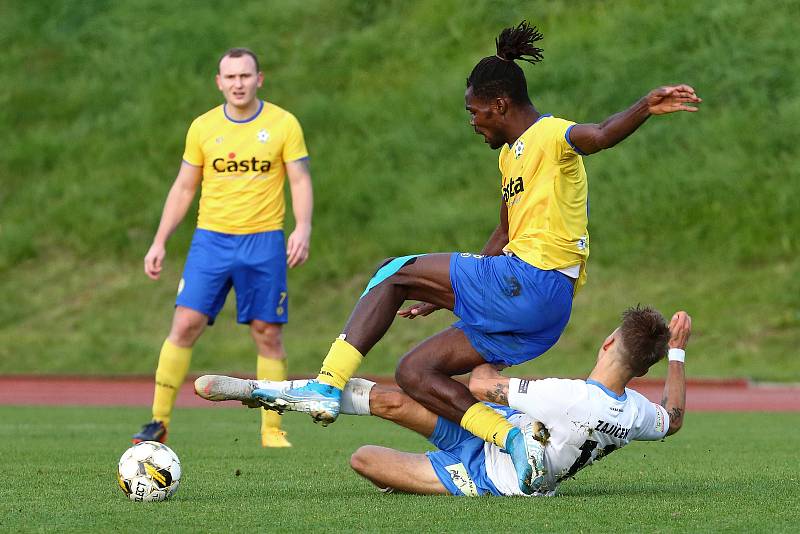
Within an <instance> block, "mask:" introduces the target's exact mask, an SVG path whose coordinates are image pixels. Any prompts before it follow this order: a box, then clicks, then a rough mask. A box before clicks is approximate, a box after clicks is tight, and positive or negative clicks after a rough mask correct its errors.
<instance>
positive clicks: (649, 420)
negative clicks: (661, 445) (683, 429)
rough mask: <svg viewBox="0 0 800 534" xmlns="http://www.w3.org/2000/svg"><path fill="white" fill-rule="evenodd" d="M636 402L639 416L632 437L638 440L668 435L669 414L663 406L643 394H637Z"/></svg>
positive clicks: (649, 439) (650, 439) (654, 438)
mask: <svg viewBox="0 0 800 534" xmlns="http://www.w3.org/2000/svg"><path fill="white" fill-rule="evenodd" d="M636 404H637V406H638V409H639V416H638V417H637V419H636V426H635V427H634V431H633V432H631V438H632V439H635V440H637V441H655V440H659V439H661V438H663V437H664V436H666V435H667V431H668V430H669V415H668V414H667V410H665V409H664V407H663V406H659V405H658V404H655V403H654V402H650V401H649V400H647V399H646V398H645V397H644V396H642V395H637V398H636Z"/></svg>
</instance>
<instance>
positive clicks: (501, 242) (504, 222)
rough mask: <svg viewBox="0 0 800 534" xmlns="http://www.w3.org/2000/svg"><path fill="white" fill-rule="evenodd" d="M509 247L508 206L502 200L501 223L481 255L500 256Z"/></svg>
mask: <svg viewBox="0 0 800 534" xmlns="http://www.w3.org/2000/svg"><path fill="white" fill-rule="evenodd" d="M506 245H508V206H506V203H505V201H503V200H502V199H501V200H500V222H499V224H498V225H497V228H495V229H494V232H492V235H490V236H489V240H488V241H487V242H486V244H485V245H484V246H483V249H482V250H481V254H483V255H485V256H499V255H500V254H502V253H503V247H505V246H506Z"/></svg>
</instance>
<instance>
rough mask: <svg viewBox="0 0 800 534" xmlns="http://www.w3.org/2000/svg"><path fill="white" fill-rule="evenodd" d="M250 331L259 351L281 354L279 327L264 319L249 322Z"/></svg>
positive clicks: (281, 343)
mask: <svg viewBox="0 0 800 534" xmlns="http://www.w3.org/2000/svg"><path fill="white" fill-rule="evenodd" d="M250 333H251V334H252V336H253V339H254V340H255V342H256V344H257V345H258V348H259V351H260V352H261V353H263V354H268V355H280V354H283V337H282V333H281V327H280V326H279V325H276V324H270V323H265V322H264V321H253V322H252V323H250Z"/></svg>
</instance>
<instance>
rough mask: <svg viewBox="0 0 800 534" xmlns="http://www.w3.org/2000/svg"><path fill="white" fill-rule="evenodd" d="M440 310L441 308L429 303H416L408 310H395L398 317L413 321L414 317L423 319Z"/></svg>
mask: <svg viewBox="0 0 800 534" xmlns="http://www.w3.org/2000/svg"><path fill="white" fill-rule="evenodd" d="M441 309H442V307H441V306H436V305H435V304H431V303H430V302H417V303H416V304H413V305H411V306H409V307H408V308H404V309H402V310H397V315H399V316H400V317H405V318H406V319H414V318H415V317H425V316H426V315H430V314H432V313H433V312H435V311H436V310H441Z"/></svg>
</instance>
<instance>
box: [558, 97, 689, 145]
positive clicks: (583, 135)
mask: <svg viewBox="0 0 800 534" xmlns="http://www.w3.org/2000/svg"><path fill="white" fill-rule="evenodd" d="M700 102H702V99H701V98H700V97H698V96H697V95H696V94H695V92H694V89H693V88H692V87H690V86H688V85H674V86H664V87H658V88H656V89H653V90H652V91H650V92H649V93H647V94H646V95H645V96H643V97H642V98H640V99H639V100H638V101H637V102H636V103H634V104H633V105H632V106H631V107H629V108H628V109H626V110H625V111H622V112H620V113H617V114H615V115H612V116H610V117H609V118H607V119H606V120H604V121H603V122H601V123H600V124H576V125H575V126H574V127H573V128H572V129H571V130H570V134H569V136H570V141H571V142H572V144H573V145H575V146H576V147H578V149H579V150H580V151H581V152H582V153H584V154H594V153H595V152H599V151H600V150H604V149H606V148H611V147H613V146H614V145H616V144H617V143H619V142H621V141H622V140H623V139H625V138H626V137H628V136H629V135H631V134H632V133H633V132H635V131H636V130H637V129H638V128H639V127H640V126H641V125H642V124H644V122H645V121H646V120H647V119H648V118H649V117H650V115H663V114H666V113H674V112H676V111H688V112H694V111H697V107H696V105H697V104H699V103H700Z"/></svg>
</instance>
